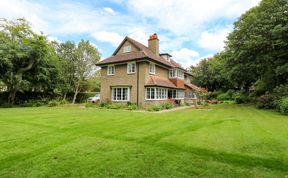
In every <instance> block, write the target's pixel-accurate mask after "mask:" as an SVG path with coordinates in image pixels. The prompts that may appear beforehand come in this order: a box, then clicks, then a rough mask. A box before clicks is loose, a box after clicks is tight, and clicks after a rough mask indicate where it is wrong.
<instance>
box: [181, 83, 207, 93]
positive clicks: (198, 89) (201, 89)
mask: <svg viewBox="0 0 288 178" xmlns="http://www.w3.org/2000/svg"><path fill="white" fill-rule="evenodd" d="M185 85H186V86H188V87H189V88H191V89H193V90H197V91H206V89H205V88H202V87H198V86H197V85H194V84H192V83H185Z"/></svg>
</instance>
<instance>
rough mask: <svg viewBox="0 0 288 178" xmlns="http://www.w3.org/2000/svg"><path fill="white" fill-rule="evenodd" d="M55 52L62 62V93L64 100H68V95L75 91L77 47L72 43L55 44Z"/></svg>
mask: <svg viewBox="0 0 288 178" xmlns="http://www.w3.org/2000/svg"><path fill="white" fill-rule="evenodd" d="M53 45H54V48H55V52H56V54H57V56H58V57H59V59H60V61H61V70H60V73H61V74H60V76H61V84H60V85H61V93H62V95H63V100H65V99H66V96H67V93H68V92H71V91H73V88H74V84H75V81H76V80H77V78H76V77H75V66H76V65H74V62H75V61H76V45H75V44H74V43H73V42H71V41H66V42H64V43H57V42H53Z"/></svg>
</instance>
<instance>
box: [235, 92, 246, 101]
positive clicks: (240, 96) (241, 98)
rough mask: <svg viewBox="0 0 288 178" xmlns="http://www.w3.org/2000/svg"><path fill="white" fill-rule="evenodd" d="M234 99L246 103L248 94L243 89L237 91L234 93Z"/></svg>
mask: <svg viewBox="0 0 288 178" xmlns="http://www.w3.org/2000/svg"><path fill="white" fill-rule="evenodd" d="M233 100H234V101H235V103H237V104H241V103H246V102H247V100H248V99H247V95H246V94H245V93H243V92H241V91H238V92H235V93H234V94H233Z"/></svg>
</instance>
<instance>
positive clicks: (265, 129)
mask: <svg viewBox="0 0 288 178" xmlns="http://www.w3.org/2000/svg"><path fill="white" fill-rule="evenodd" d="M285 175H288V117H287V116H283V115H280V114H278V113H274V112H270V111H263V110H257V109H255V108H253V107H250V106H243V105H217V106H211V107H210V109H198V110H196V109H189V110H181V111H175V112H169V113H143V112H129V111H120V110H100V109H95V108H86V109H83V108H78V107H75V108H67V107H66V108H65V107H62V108H46V107H41V108H12V109H0V177H157V178H158V177H181V178H182V177H193V176H195V177H283V178H284V177H285Z"/></svg>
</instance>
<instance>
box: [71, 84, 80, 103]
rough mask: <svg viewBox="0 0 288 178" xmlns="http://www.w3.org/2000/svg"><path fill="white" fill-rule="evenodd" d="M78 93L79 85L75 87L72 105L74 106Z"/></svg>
mask: <svg viewBox="0 0 288 178" xmlns="http://www.w3.org/2000/svg"><path fill="white" fill-rule="evenodd" d="M78 92H79V84H77V85H76V88H75V92H74V96H73V101H72V104H75V101H76V97H77V94H78Z"/></svg>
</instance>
